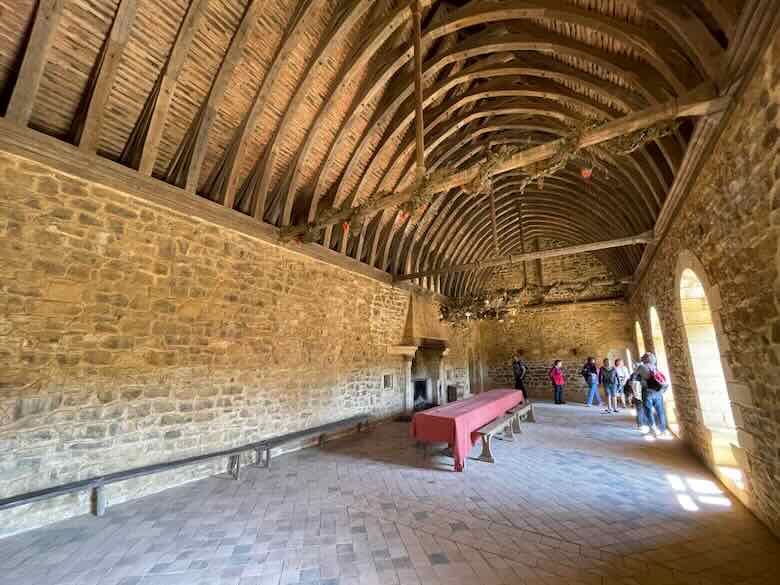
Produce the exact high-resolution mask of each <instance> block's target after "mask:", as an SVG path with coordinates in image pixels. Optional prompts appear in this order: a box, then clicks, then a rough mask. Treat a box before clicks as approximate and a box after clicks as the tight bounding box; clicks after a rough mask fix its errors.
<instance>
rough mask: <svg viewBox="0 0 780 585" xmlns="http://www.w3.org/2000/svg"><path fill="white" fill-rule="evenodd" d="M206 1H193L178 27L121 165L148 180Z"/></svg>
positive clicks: (125, 149)
mask: <svg viewBox="0 0 780 585" xmlns="http://www.w3.org/2000/svg"><path fill="white" fill-rule="evenodd" d="M207 4H208V2H207V0H192V2H191V3H190V5H189V6H188V8H187V12H186V13H185V15H184V18H183V19H182V22H181V24H180V25H179V30H178V32H177V33H176V40H175V41H174V42H173V46H172V47H171V51H170V53H169V54H168V59H167V61H166V62H165V65H164V66H163V68H162V71H161V72H160V75H158V76H157V79H156V81H155V84H154V87H153V88H152V91H151V93H150V94H149V97H148V98H147V99H146V103H145V104H144V107H143V110H142V111H141V114H140V116H139V117H138V121H137V122H136V123H135V126H134V127H133V131H132V133H131V134H130V138H129V139H128V141H127V144H126V145H125V148H124V151H123V152H122V156H121V159H120V160H122V161H124V162H126V163H127V164H129V165H130V166H131V167H132V168H137V169H138V171H139V172H140V173H141V174H142V175H145V176H150V175H151V174H152V172H153V171H154V163H155V162H156V161H157V154H158V152H159V150H160V140H162V135H163V130H165V122H166V120H167V118H168V111H169V109H170V107H171V100H172V99H173V93H174V91H175V89H176V84H177V82H178V80H179V73H180V72H181V69H182V67H183V66H184V60H185V59H186V57H187V54H188V53H189V51H190V47H191V46H192V39H193V38H194V37H195V33H196V32H197V30H198V26H199V25H200V21H201V19H202V17H203V15H204V13H205V12H206V6H207Z"/></svg>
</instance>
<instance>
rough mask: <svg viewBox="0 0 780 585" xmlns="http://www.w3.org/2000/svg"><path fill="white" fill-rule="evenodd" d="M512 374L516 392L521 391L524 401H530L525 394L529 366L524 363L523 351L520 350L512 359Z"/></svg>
mask: <svg viewBox="0 0 780 585" xmlns="http://www.w3.org/2000/svg"><path fill="white" fill-rule="evenodd" d="M512 373H513V374H514V377H515V390H520V391H521V392H522V393H523V400H527V399H528V395H527V394H526V392H525V376H526V374H527V373H528V366H526V365H525V362H524V361H523V351H522V350H520V349H518V350H517V353H515V357H514V358H512Z"/></svg>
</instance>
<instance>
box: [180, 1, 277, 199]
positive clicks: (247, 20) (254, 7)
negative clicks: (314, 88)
mask: <svg viewBox="0 0 780 585" xmlns="http://www.w3.org/2000/svg"><path fill="white" fill-rule="evenodd" d="M262 4H263V2H262V0H250V1H249V4H248V5H247V6H246V8H245V9H244V15H243V17H242V18H241V23H240V24H239V25H238V29H237V30H236V32H235V34H234V35H233V39H232V40H231V41H230V46H229V47H228V50H227V53H225V57H224V58H223V59H222V63H221V65H220V67H219V71H218V72H217V76H216V77H215V78H214V81H213V83H212V84H211V89H210V90H209V95H208V98H207V100H206V103H205V104H204V105H203V106H202V111H203V115H202V116H201V117H200V118H199V123H198V126H197V129H196V131H195V132H193V133H192V137H193V140H194V142H193V145H192V155H191V158H190V161H189V166H188V168H187V181H186V184H185V186H184V188H185V190H186V191H188V192H190V193H195V192H196V191H197V189H198V182H199V180H200V172H201V170H202V168H203V159H204V158H205V157H206V149H207V148H208V135H209V131H210V130H211V127H212V126H213V125H214V121H215V119H216V117H217V112H219V109H220V107H221V106H222V101H223V100H224V99H225V92H226V91H227V87H228V83H229V82H230V80H231V79H232V78H233V72H234V71H235V69H236V66H237V65H238V63H239V62H240V61H241V57H242V56H243V54H244V48H245V47H246V43H247V41H248V40H249V35H250V34H251V32H252V30H253V29H254V26H255V24H256V23H257V11H258V10H259V8H260V6H261V5H262ZM231 207H232V205H231Z"/></svg>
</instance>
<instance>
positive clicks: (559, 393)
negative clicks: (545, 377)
mask: <svg viewBox="0 0 780 585" xmlns="http://www.w3.org/2000/svg"><path fill="white" fill-rule="evenodd" d="M553 394H554V395H555V404H563V384H553Z"/></svg>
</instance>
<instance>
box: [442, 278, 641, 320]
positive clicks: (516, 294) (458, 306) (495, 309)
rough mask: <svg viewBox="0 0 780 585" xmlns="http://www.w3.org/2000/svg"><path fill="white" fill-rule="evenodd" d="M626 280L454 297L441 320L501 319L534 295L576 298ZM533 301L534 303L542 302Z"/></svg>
mask: <svg viewBox="0 0 780 585" xmlns="http://www.w3.org/2000/svg"><path fill="white" fill-rule="evenodd" d="M625 284H627V281H625V280H611V279H605V278H596V277H594V278H588V279H586V280H576V281H557V282H553V283H551V284H548V285H539V284H529V285H527V286H525V287H523V288H510V289H499V290H495V291H491V292H490V293H486V294H482V295H476V296H467V297H457V298H452V299H450V300H449V301H447V302H446V303H443V304H442V305H441V306H440V314H441V320H442V321H447V322H448V323H451V324H452V325H455V326H466V324H467V323H468V322H469V321H486V320H502V319H504V318H506V317H507V316H510V315H512V314H514V313H516V312H517V310H518V309H520V308H522V307H524V306H528V305H529V304H530V300H531V298H532V297H533V298H538V297H541V299H542V300H541V303H543V302H544V297H545V296H546V295H549V294H552V293H555V294H561V295H565V296H569V297H570V298H571V301H572V302H575V303H576V302H577V301H578V300H579V297H580V295H581V294H582V293H584V292H586V291H588V290H592V289H594V288H606V287H611V286H620V285H625ZM541 303H533V304H541Z"/></svg>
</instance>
